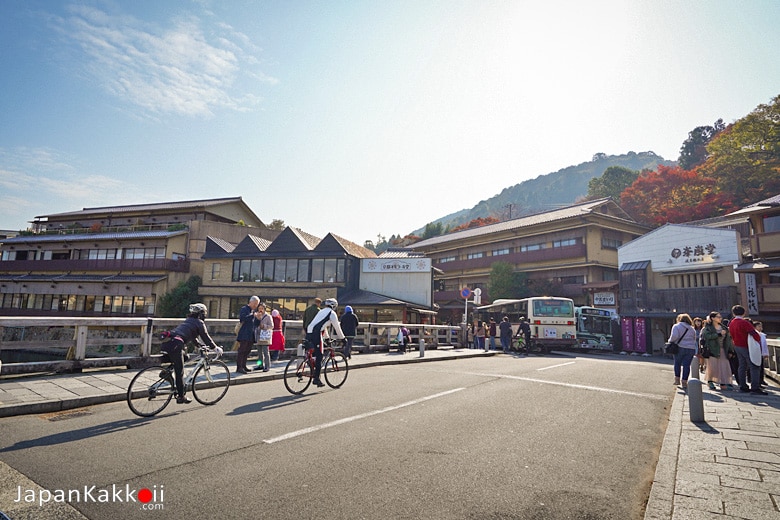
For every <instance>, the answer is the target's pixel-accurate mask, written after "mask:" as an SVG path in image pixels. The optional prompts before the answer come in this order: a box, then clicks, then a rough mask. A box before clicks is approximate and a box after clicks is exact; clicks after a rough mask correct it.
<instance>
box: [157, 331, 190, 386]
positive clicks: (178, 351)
mask: <svg viewBox="0 0 780 520" xmlns="http://www.w3.org/2000/svg"><path fill="white" fill-rule="evenodd" d="M160 350H161V351H163V352H165V353H166V354H168V358H169V359H170V360H171V363H173V379H174V382H175V383H176V394H177V395H178V396H179V398H182V397H184V355H185V354H186V352H185V349H184V343H183V342H181V341H179V340H176V339H174V340H171V341H167V342H165V343H163V345H162V346H161V347H160Z"/></svg>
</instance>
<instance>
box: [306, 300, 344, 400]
mask: <svg viewBox="0 0 780 520" xmlns="http://www.w3.org/2000/svg"><path fill="white" fill-rule="evenodd" d="M338 306H339V302H338V301H337V300H336V299H335V298H328V299H327V300H325V301H324V302H323V303H322V309H321V310H320V312H318V313H317V315H316V316H315V317H314V319H313V320H312V321H311V323H309V326H308V328H307V329H306V341H307V342H308V343H309V347H312V348H314V374H313V375H314V381H313V383H314V384H315V385H316V386H325V384H324V383H323V382H322V381H320V371H321V370H322V338H323V337H326V338H329V337H330V334H328V327H331V328H332V329H333V331H334V332H335V333H336V337H338V338H339V339H341V340H343V339H345V336H344V332H342V330H341V324H340V323H339V317H338V316H337V315H336V308H337V307H338Z"/></svg>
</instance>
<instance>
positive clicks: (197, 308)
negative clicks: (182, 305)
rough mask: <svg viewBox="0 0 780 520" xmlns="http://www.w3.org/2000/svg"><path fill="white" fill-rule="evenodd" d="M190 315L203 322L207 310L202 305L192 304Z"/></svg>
mask: <svg viewBox="0 0 780 520" xmlns="http://www.w3.org/2000/svg"><path fill="white" fill-rule="evenodd" d="M190 314H192V315H197V316H198V318H200V319H202V320H205V319H206V314H208V309H207V308H206V306H205V305H203V304H202V303H193V304H192V305H190Z"/></svg>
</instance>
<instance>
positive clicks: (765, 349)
mask: <svg viewBox="0 0 780 520" xmlns="http://www.w3.org/2000/svg"><path fill="white" fill-rule="evenodd" d="M753 326H754V327H755V328H756V330H757V331H758V335H759V336H761V386H766V382H765V381H764V369H765V368H767V367H768V366H769V344H767V341H766V334H764V324H763V323H761V322H760V321H754V322H753Z"/></svg>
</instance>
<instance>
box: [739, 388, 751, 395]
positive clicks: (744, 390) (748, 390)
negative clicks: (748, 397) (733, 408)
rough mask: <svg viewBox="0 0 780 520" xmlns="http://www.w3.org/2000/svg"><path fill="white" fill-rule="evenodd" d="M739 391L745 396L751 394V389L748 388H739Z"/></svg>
mask: <svg viewBox="0 0 780 520" xmlns="http://www.w3.org/2000/svg"><path fill="white" fill-rule="evenodd" d="M739 391H740V392H742V393H743V394H746V393H748V392H750V388H748V387H746V386H740V387H739Z"/></svg>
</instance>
